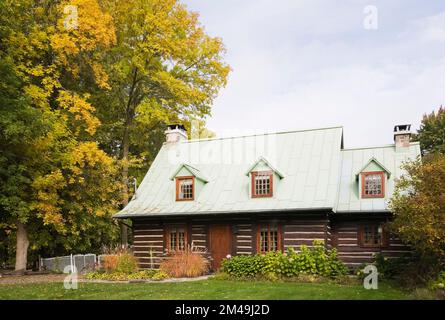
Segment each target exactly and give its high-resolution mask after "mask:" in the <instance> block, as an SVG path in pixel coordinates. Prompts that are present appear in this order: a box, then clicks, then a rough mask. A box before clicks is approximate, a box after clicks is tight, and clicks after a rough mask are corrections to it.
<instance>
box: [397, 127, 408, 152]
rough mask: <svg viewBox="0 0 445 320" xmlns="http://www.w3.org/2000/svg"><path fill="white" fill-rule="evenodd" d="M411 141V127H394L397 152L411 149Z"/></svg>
mask: <svg viewBox="0 0 445 320" xmlns="http://www.w3.org/2000/svg"><path fill="white" fill-rule="evenodd" d="M410 140H411V125H410V124H399V125H396V126H395V127H394V143H395V145H396V150H397V149H400V148H407V147H409V143H410Z"/></svg>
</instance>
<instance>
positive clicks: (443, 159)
mask: <svg viewBox="0 0 445 320" xmlns="http://www.w3.org/2000/svg"><path fill="white" fill-rule="evenodd" d="M403 169H404V170H405V171H406V174H405V175H403V176H402V177H401V178H400V179H399V181H398V182H397V186H396V189H395V192H394V195H393V197H392V199H391V202H390V208H391V210H392V211H393V212H394V221H393V222H392V223H391V228H392V229H393V230H394V231H395V232H396V233H397V234H398V236H399V237H400V238H401V239H402V240H404V241H405V242H407V243H409V244H410V245H412V246H413V248H414V249H416V251H417V252H419V253H421V255H422V256H424V257H434V258H435V259H437V260H438V261H440V263H441V264H442V266H443V264H444V263H445V193H444V190H445V156H443V155H440V154H430V155H427V156H426V157H424V158H423V160H422V161H421V160H420V159H418V160H417V161H412V162H409V163H406V164H405V165H404V166H403Z"/></svg>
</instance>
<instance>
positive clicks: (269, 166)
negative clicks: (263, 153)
mask: <svg viewBox="0 0 445 320" xmlns="http://www.w3.org/2000/svg"><path fill="white" fill-rule="evenodd" d="M260 164H264V165H266V166H267V167H268V168H269V169H270V170H271V171H273V172H274V173H275V174H276V175H277V176H279V177H280V179H283V178H284V174H283V173H281V171H280V170H278V169H277V168H275V167H274V166H273V165H271V164H270V162H269V161H267V160H266V159H265V158H264V157H260V158H259V159H258V160H257V161H255V162H254V163H253V164H252V165H251V166H250V167H249V170H247V172H246V176H248V175H249V174H250V173H251V172H252V171H254V169H255V168H256V167H257V166H258V165H260Z"/></svg>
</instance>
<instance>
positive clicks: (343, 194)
mask: <svg viewBox="0 0 445 320" xmlns="http://www.w3.org/2000/svg"><path fill="white" fill-rule="evenodd" d="M341 154H342V160H341V178H340V185H339V191H338V201H337V204H336V206H335V208H334V210H335V211H336V212H351V213H352V212H381V211H389V209H388V200H389V198H390V197H391V195H392V193H393V192H394V184H395V181H396V179H397V178H399V177H400V176H401V175H402V174H403V171H402V169H401V165H402V163H403V162H404V161H407V160H414V159H416V158H417V157H418V156H420V146H419V143H418V142H412V143H411V144H410V146H409V147H407V148H404V149H402V150H401V151H397V150H396V148H395V146H394V145H387V146H382V147H373V148H358V149H345V150H342V152H341ZM372 160H374V162H376V163H377V164H378V165H379V167H382V168H384V170H385V171H387V172H391V174H390V175H389V174H388V179H387V180H386V185H385V194H386V196H385V198H368V199H362V198H361V197H360V188H359V184H360V180H357V179H356V174H357V173H358V172H361V171H362V170H363V169H364V168H366V167H367V166H368V165H369V164H370V163H371V162H373V161H372Z"/></svg>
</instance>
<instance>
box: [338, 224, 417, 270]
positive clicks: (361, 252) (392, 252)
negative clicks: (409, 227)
mask: <svg viewBox="0 0 445 320" xmlns="http://www.w3.org/2000/svg"><path fill="white" fill-rule="evenodd" d="M359 226H360V223H358V222H355V221H354V222H352V221H348V222H336V223H333V224H332V235H333V240H332V244H333V246H334V247H336V248H337V250H338V255H339V257H340V259H341V260H342V261H343V262H344V263H345V264H346V265H347V266H348V267H350V268H355V267H359V266H360V265H362V264H363V263H371V262H373V261H374V255H375V254H376V253H379V252H381V253H383V254H384V255H385V256H387V257H388V258H394V257H401V256H403V255H406V254H407V253H409V252H410V248H409V247H408V246H406V245H404V244H403V243H402V242H401V241H400V240H399V239H398V238H397V237H395V236H394V235H390V237H389V243H388V246H387V247H361V246H360V245H359V239H358V236H359Z"/></svg>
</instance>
